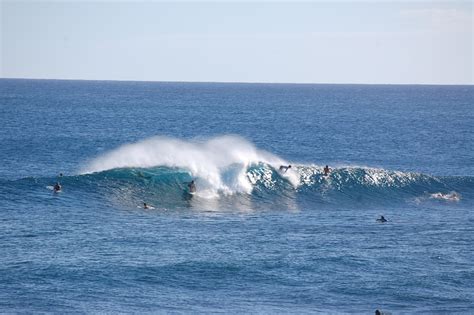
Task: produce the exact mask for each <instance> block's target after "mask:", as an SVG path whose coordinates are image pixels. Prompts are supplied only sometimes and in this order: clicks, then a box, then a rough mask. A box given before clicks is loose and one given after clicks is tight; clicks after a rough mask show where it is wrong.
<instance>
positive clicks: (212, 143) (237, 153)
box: [81, 135, 299, 197]
mask: <svg viewBox="0 0 474 315" xmlns="http://www.w3.org/2000/svg"><path fill="white" fill-rule="evenodd" d="M257 163H265V164H269V165H271V166H272V167H274V168H275V169H278V167H279V166H280V165H283V164H289V163H288V162H287V161H285V160H283V159H281V158H280V157H278V156H276V155H273V154H270V153H268V152H266V151H263V150H259V149H257V148H256V147H255V145H253V144H252V143H250V142H248V141H247V140H245V139H243V138H241V137H238V136H230V135H228V136H220V137H215V138H212V139H208V140H206V141H197V140H196V141H185V140H179V139H174V138H168V137H153V138H149V139H146V140H143V141H140V142H137V143H132V144H126V145H123V146H121V147H119V148H117V149H115V150H113V151H111V152H108V153H105V154H104V155H101V156H99V157H97V158H96V159H94V160H92V161H91V162H90V163H88V164H87V165H86V166H85V167H84V168H83V169H82V171H81V173H93V172H100V171H105V170H109V169H114V168H124V167H155V166H167V167H178V168H183V169H186V170H188V171H189V172H190V174H191V176H193V177H195V178H196V183H197V186H198V187H199V192H198V195H199V196H201V197H214V196H216V195H217V194H218V193H224V194H232V193H235V192H244V193H250V192H251V191H252V187H253V186H252V183H251V181H250V180H249V177H248V174H247V168H248V166H250V165H253V164H257ZM282 176H284V177H286V178H287V179H288V180H289V181H290V182H291V183H292V184H293V185H294V186H295V187H296V186H297V185H298V182H299V175H298V174H297V173H296V172H293V171H288V172H287V173H285V174H283V175H282Z"/></svg>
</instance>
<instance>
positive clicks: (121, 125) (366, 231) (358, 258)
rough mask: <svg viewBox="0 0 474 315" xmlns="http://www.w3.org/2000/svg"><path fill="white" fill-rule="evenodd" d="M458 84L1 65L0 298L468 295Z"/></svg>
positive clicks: (230, 302)
mask: <svg viewBox="0 0 474 315" xmlns="http://www.w3.org/2000/svg"><path fill="white" fill-rule="evenodd" d="M473 100H474V88H472V87H467V86H449V87H448V86H363V85H360V86H358V85H355V86H350V85H281V84H276V85H268V84H197V83H182V84H181V83H147V82H141V83H138V82H96V81H95V82H94V81H42V80H5V79H2V80H0V126H2V127H1V129H0V143H1V146H0V158H1V160H2V162H3V163H2V164H1V165H0V239H1V242H0V252H1V253H2V255H1V257H0V268H1V272H0V283H1V285H0V310H1V311H3V312H34V313H36V312H45V311H56V312H144V311H147V312H149V311H152V312H155V311H165V312H166V311H172V312H174V311H178V312H203V313H208V312H263V313H274V312H277V313H289V312H290V313H315V312H321V313H327V312H338V313H339V312H356V313H372V312H374V310H375V309H380V310H383V311H385V312H392V313H400V312H408V313H411V312H426V313H455V312H459V313H464V312H466V311H470V310H472V309H473V307H474V294H473V292H474V290H473V287H474V267H472V261H474V250H473V247H472V244H473V241H474V215H473V205H474V202H473V201H474V156H473V153H472V147H474V146H473V144H474V137H473V130H472V126H473V125H474V117H473V112H474V110H473V109H474V105H473V104H474V101H473ZM290 164H291V166H292V167H291V168H290V169H288V171H286V172H285V171H282V170H280V169H279V167H280V166H281V165H290ZM327 164H328V165H329V166H330V167H331V172H330V173H329V174H327V175H325V174H324V171H323V168H324V166H325V165H327ZM59 173H63V176H61V177H60V176H59ZM192 180H194V181H195V184H196V187H197V191H196V193H195V194H190V193H189V188H188V183H189V182H190V181H192ZM56 182H59V183H60V184H61V185H62V191H61V192H59V193H55V192H53V190H52V188H53V185H54V184H55V183H56ZM144 202H145V203H147V205H148V206H149V207H150V208H149V209H143V203H144ZM380 215H384V216H385V218H387V219H388V222H386V223H380V222H377V221H376V219H377V218H378V217H379V216H380Z"/></svg>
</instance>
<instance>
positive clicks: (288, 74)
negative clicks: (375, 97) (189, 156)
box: [0, 0, 474, 84]
mask: <svg viewBox="0 0 474 315" xmlns="http://www.w3.org/2000/svg"><path fill="white" fill-rule="evenodd" d="M0 1H1V5H0V8H1V9H0V10H1V32H0V33H1V41H0V45H1V47H0V51H1V68H0V76H1V77H8V78H55V79H94V80H95V79H98V80H147V81H213V82H216V81H217V82H301V83H393V84H398V83H406V84H473V83H474V78H473V73H474V64H473V59H474V58H473V33H474V31H473V3H472V2H471V1H464V2H456V1H449V2H447V1H446V2H432V1H418V2H409V1H398V2H393V1H392V2H380V1H379V2H375V1H374V2H355V1H352V2H335V1H332V2H322V1H313V2H300V3H293V2H267V1H260V2H248V1H247V2H229V1H224V2H221V3H213V2H198V1H193V2H175V3H171V2H161V1H148V2H131V1H130V2H125V1H101V2H98V1H88V2H79V1H68V2H66V1H49V2H46V1H12V0H0Z"/></svg>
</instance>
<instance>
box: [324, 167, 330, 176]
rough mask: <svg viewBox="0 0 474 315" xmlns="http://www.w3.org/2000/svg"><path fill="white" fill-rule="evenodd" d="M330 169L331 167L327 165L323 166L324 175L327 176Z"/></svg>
mask: <svg viewBox="0 0 474 315" xmlns="http://www.w3.org/2000/svg"><path fill="white" fill-rule="evenodd" d="M330 171H331V169H330V168H329V166H327V165H326V166H325V167H324V176H328V174H329V172H330Z"/></svg>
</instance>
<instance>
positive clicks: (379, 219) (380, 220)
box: [376, 215, 387, 223]
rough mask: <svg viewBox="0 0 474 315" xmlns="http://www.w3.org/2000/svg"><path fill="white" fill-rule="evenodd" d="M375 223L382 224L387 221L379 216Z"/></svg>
mask: <svg viewBox="0 0 474 315" xmlns="http://www.w3.org/2000/svg"><path fill="white" fill-rule="evenodd" d="M376 221H377V222H380V223H384V222H387V219H385V218H384V216H383V215H381V216H380V218H378V219H377V220H376Z"/></svg>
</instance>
